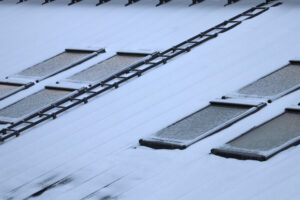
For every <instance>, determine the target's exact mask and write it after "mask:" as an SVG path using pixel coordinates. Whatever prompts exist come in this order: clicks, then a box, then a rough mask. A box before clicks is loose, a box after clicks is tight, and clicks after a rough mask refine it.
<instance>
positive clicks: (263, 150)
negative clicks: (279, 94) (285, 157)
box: [212, 109, 300, 161]
mask: <svg viewBox="0 0 300 200" xmlns="http://www.w3.org/2000/svg"><path fill="white" fill-rule="evenodd" d="M299 124H300V110H295V109H287V110H286V112H284V113H283V114H281V115H279V116H277V117H275V118H273V119H271V120H270V121H267V122H266V123H263V124H261V125H260V126H258V127H255V128H253V129H251V130H250V131H248V132H246V133H244V134H242V135H241V136H239V137H237V138H235V139H233V140H232V141H230V142H228V143H227V144H226V145H225V146H223V147H221V148H218V149H213V150H212V153H214V154H217V155H221V156H224V157H232V158H238V159H254V160H260V161H264V160H267V159H269V158H270V157H271V156H273V155H274V154H276V153H278V152H280V151H283V150H284V149H286V148H287V147H289V146H291V145H295V144H298V143H299V141H300V126H299Z"/></svg>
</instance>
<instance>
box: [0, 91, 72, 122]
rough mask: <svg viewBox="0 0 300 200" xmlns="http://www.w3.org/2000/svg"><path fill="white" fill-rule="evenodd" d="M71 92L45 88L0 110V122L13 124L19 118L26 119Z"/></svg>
mask: <svg viewBox="0 0 300 200" xmlns="http://www.w3.org/2000/svg"><path fill="white" fill-rule="evenodd" d="M72 92H73V91H72V90H63V89H50V88H45V89H43V90H41V91H39V92H36V93H34V94H32V95H29V96H27V97H25V98H24V99H21V100H20V101H17V102H15V103H13V104H11V105H9V106H7V107H4V108H2V109H0V121H2V122H13V121H15V120H17V119H19V118H23V117H26V116H27V115H30V114H32V113H33V112H38V111H39V110H41V109H43V108H44V107H45V106H49V105H51V104H53V103H55V102H56V101H58V100H60V99H63V98H66V97H68V96H69V95H70V94H72Z"/></svg>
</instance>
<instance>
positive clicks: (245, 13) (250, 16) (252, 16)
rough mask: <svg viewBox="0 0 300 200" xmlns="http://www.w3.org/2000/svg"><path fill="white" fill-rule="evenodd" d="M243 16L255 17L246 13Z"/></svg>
mask: <svg viewBox="0 0 300 200" xmlns="http://www.w3.org/2000/svg"><path fill="white" fill-rule="evenodd" d="M243 16H249V17H253V16H254V14H247V13H245V14H243Z"/></svg>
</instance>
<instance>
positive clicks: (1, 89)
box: [0, 83, 21, 99]
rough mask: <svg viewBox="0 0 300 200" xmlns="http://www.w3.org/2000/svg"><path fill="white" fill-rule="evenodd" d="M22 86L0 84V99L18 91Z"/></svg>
mask: <svg viewBox="0 0 300 200" xmlns="http://www.w3.org/2000/svg"><path fill="white" fill-rule="evenodd" d="M20 86H21V85H14V84H6V83H0V99H1V97H2V96H5V95H7V94H8V93H11V92H13V91H15V90H17V89H18V88H19V87H20Z"/></svg>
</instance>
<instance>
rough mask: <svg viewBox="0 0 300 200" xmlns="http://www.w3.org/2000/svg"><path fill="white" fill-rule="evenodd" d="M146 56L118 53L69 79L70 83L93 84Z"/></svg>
mask: <svg viewBox="0 0 300 200" xmlns="http://www.w3.org/2000/svg"><path fill="white" fill-rule="evenodd" d="M146 56H147V54H131V53H118V54H116V55H115V56H112V57H110V58H108V59H107V60H104V61H102V62H100V63H98V64H96V65H94V66H92V67H90V68H88V69H86V70H84V71H81V72H79V73H77V74H75V75H73V76H71V77H69V78H68V79H69V80H72V81H83V82H95V81H100V80H102V79H105V78H107V77H109V76H111V75H113V74H114V73H117V72H119V71H121V70H122V69H125V68H126V67H128V66H129V65H131V64H133V63H135V62H137V61H139V60H141V59H143V58H144V57H146Z"/></svg>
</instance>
